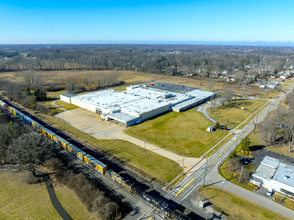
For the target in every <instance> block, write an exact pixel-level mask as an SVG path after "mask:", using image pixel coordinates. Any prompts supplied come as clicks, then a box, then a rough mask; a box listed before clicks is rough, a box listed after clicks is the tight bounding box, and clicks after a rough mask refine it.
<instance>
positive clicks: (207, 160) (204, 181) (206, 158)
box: [202, 158, 208, 187]
mask: <svg viewBox="0 0 294 220" xmlns="http://www.w3.org/2000/svg"><path fill="white" fill-rule="evenodd" d="M207 164H208V158H206V165H205V172H204V177H203V185H202V186H203V187H204V185H205V177H206V171H207Z"/></svg>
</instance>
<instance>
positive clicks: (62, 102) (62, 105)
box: [56, 100, 79, 110]
mask: <svg viewBox="0 0 294 220" xmlns="http://www.w3.org/2000/svg"><path fill="white" fill-rule="evenodd" d="M56 105H58V106H60V107H62V108H65V109H66V110H73V109H77V108H79V107H78V106H76V105H72V104H69V103H67V102H64V101H61V100H58V101H56Z"/></svg>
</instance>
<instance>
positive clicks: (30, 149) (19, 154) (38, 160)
mask: <svg viewBox="0 0 294 220" xmlns="http://www.w3.org/2000/svg"><path fill="white" fill-rule="evenodd" d="M51 146H52V143H51V142H50V140H49V139H48V138H47V137H45V136H44V135H42V134H40V133H36V132H31V133H29V134H23V135H21V136H20V137H18V138H16V139H13V140H12V142H11V144H10V145H9V146H8V149H7V156H8V159H9V160H10V161H11V162H13V163H17V164H20V165H27V166H28V167H29V169H30V170H31V171H32V173H33V174H34V175H36V168H37V166H38V165H41V164H42V163H44V162H45V160H47V159H49V158H50V157H51V156H52V155H51V153H52V147H51Z"/></svg>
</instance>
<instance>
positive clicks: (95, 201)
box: [0, 109, 131, 220]
mask: <svg viewBox="0 0 294 220" xmlns="http://www.w3.org/2000/svg"><path fill="white" fill-rule="evenodd" d="M0 164H1V165H11V164H13V165H18V166H19V167H20V170H22V169H24V168H25V169H26V170H29V171H30V175H29V176H27V177H26V179H25V181H26V183H29V184H36V183H39V182H41V181H42V178H41V176H39V175H38V173H37V169H42V168H43V167H46V168H47V169H49V170H50V172H52V173H53V182H54V183H55V184H62V185H66V186H67V187H69V188H70V189H72V190H73V191H74V192H75V193H76V195H77V196H78V197H79V199H80V200H81V202H82V203H83V204H85V206H86V207H87V209H88V211H90V212H93V213H94V214H96V215H97V217H98V218H99V219H105V220H117V219H121V218H122V217H123V216H124V215H125V214H126V213H127V212H129V211H130V209H131V208H130V206H129V205H128V203H126V202H123V201H122V200H121V199H120V198H119V197H118V196H116V195H115V194H114V193H113V192H110V191H109V190H107V189H106V187H105V186H103V185H102V184H95V185H93V183H92V181H91V180H89V179H88V178H87V177H86V176H84V174H81V173H79V172H78V171H76V170H75V169H74V167H71V166H69V165H68V164H67V162H66V161H63V159H61V157H59V152H58V150H57V149H56V148H55V147H54V145H53V142H52V141H50V140H49V139H48V138H47V137H46V136H44V135H42V134H41V133H40V132H38V131H36V130H34V129H33V128H32V127H30V126H27V125H26V124H24V123H23V122H22V121H20V120H18V119H16V120H13V121H12V120H11V118H10V116H8V115H7V113H6V111H5V110H2V109H0ZM51 176H52V175H51Z"/></svg>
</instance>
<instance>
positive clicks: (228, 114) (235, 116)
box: [208, 99, 266, 128]
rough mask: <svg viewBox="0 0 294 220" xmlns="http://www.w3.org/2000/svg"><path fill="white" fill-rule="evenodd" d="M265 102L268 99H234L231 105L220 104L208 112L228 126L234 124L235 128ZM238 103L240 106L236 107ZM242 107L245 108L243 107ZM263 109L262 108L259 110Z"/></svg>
mask: <svg viewBox="0 0 294 220" xmlns="http://www.w3.org/2000/svg"><path fill="white" fill-rule="evenodd" d="M265 103H266V101H263V100H254V99H245V100H243V99H242V100H232V101H231V103H230V105H228V104H226V105H225V107H224V108H223V107H222V106H219V107H217V108H215V109H212V108H209V110H208V113H209V115H210V116H211V117H213V118H214V119H216V120H217V121H219V122H221V123H222V124H226V125H227V126H228V127H232V126H233V128H236V127H237V126H238V125H239V124H241V122H242V121H244V120H245V119H246V118H247V117H249V116H250V115H251V114H252V113H253V112H255V111H256V110H258V109H259V108H260V107H261V106H263V105H264V104H265ZM237 105H238V108H236V106H237ZM241 107H243V108H244V109H241ZM265 107H266V106H265ZM261 110H262V109H260V110H259V111H261ZM259 111H257V112H256V114H255V115H253V116H252V119H253V118H254V117H255V116H256V115H257V114H258V113H259ZM249 121H250V120H248V122H249Z"/></svg>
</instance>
